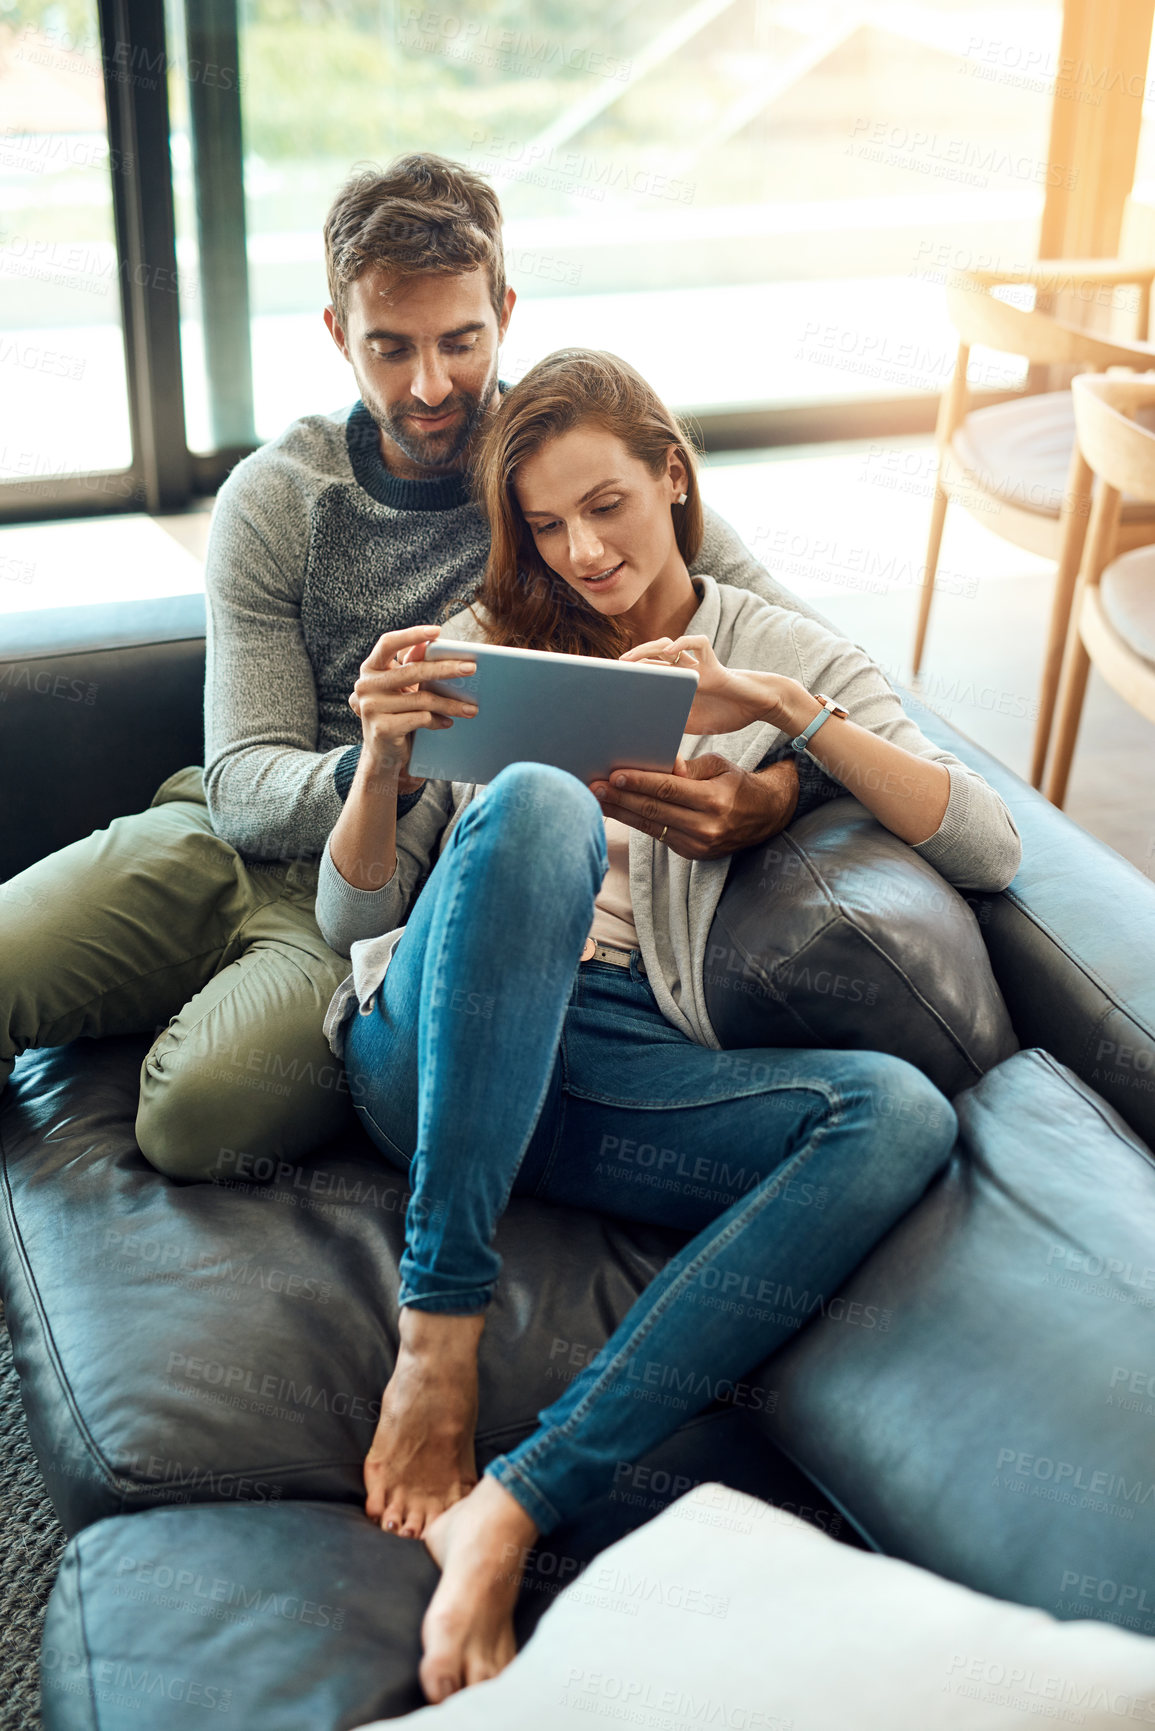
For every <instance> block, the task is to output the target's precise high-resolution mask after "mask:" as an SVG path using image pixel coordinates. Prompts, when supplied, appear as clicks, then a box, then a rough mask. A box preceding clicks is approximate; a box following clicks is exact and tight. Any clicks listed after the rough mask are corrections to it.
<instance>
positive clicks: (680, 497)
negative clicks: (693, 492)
mask: <svg viewBox="0 0 1155 1731" xmlns="http://www.w3.org/2000/svg"><path fill="white" fill-rule="evenodd" d="M685 503H686V495H685V494H684V493H679V494H678V504H679V505H684V504H685Z"/></svg>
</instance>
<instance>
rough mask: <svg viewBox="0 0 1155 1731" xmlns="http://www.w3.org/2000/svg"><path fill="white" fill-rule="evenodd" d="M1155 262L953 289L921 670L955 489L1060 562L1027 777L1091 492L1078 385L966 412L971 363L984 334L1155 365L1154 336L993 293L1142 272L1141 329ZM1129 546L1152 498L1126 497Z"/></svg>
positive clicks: (1076, 268) (1029, 271)
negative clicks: (1116, 334)
mask: <svg viewBox="0 0 1155 1731" xmlns="http://www.w3.org/2000/svg"><path fill="white" fill-rule="evenodd" d="M1153 279H1155V265H1143V264H1138V265H1137V264H1134V263H1128V262H1126V261H1123V260H1114V259H1107V260H1078V259H1058V260H1050V261H1046V260H1040V261H1039V262H1038V263H1037V264H1033V265H1030V266H1028V267H1026V268H1024V269H1022V270H1005V271H994V270H989V271H987V270H973V271H959V272H956V273H954V275H953V276H952V280H951V286H950V287H949V288H948V289H947V303H948V305H949V307H950V312H951V318H952V320H953V322H954V326H955V329H956V330H957V331H958V333H959V348H958V358H957V360H956V362H955V369H954V374H953V376H952V378H951V382H950V385H949V386H948V388H947V390H946V391H945V393H944V395H943V399H942V403H941V405H940V407H939V417H938V427H937V430H936V433H935V438H936V441H937V444H938V455H939V464H938V477H937V480H936V482H935V490H934V504H933V507H932V509H931V522H930V538H929V540H928V542H927V549H926V571H925V574H924V577H923V583H922V589H921V592H920V595H919V613H918V627H917V630H916V632H915V640H914V656H913V671H914V673H915V674H917V673H918V670H919V667H920V666H921V663H922V652H923V647H924V644H925V642H926V630H927V622H928V620H929V618H930V604H931V600H932V598H933V595H934V579H935V572H936V570H937V568H938V558H939V549H940V547H941V546H942V531H943V524H944V522H945V521H946V508H947V504H948V502H949V501H950V500H952V499H953V500H955V501H956V502H957V503H958V504H961V505H963V506H965V507H966V508H967V509H968V510H970V511H971V512H973V513H974V514H975V515H976V516H979V517H980V520H981V521H982V522H984V523H985V524H986V525H987V527H988V528H990V529H993V530H994V531H995V533H996V534H998V535H1002V536H1004V537H1005V538H1006V539H1007V540H1008V541H1012V542H1014V544H1015V545H1016V546H1017V547H1025V548H1027V549H1028V550H1029V551H1030V552H1032V553H1041V554H1042V555H1043V556H1044V557H1045V558H1049V559H1054V560H1055V561H1056V562H1057V566H1058V570H1057V574H1056V583H1055V596H1054V601H1053V604H1052V608H1051V622H1050V629H1049V632H1048V638H1047V647H1046V653H1045V656H1044V660H1043V675H1042V684H1041V687H1040V692H1039V715H1038V721H1037V723H1036V727H1035V741H1034V750H1033V754H1032V764H1031V783H1032V786H1034V787H1041V786H1042V779H1043V766H1044V763H1045V761H1046V756H1047V745H1048V741H1049V738H1050V732H1051V721H1052V718H1053V715H1054V708H1055V693H1056V690H1057V688H1058V683H1059V672H1060V668H1061V666H1062V659H1063V649H1064V645H1065V643H1066V639H1067V626H1068V622H1069V619H1070V612H1071V599H1072V596H1073V593H1074V588H1075V579H1076V576H1077V574H1078V570H1079V558H1080V555H1081V553H1082V548H1083V540H1084V536H1085V532H1086V524H1087V509H1088V507H1087V503H1086V500H1083V501H1082V502H1081V503H1077V502H1076V500H1075V497H1074V496H1073V493H1072V489H1071V486H1070V479H1071V473H1072V465H1073V464H1074V462H1075V461H1076V455H1075V425H1074V410H1073V406H1072V402H1071V393H1070V391H1069V390H1065V391H1045V392H1042V393H1035V394H1031V395H1025V396H1022V397H1020V398H1017V399H1014V400H1012V401H1010V402H1005V403H996V404H994V405H993V406H992V407H990V408H985V409H976V410H974V411H973V412H972V413H970V414H968V413H967V363H968V361H969V359H970V352H971V349H972V348H973V347H974V346H976V345H977V344H982V345H983V346H984V347H986V348H992V349H997V350H1000V351H1001V352H1002V353H1004V354H1011V355H1025V356H1026V358H1027V359H1028V361H1031V362H1033V363H1037V364H1051V363H1059V364H1065V365H1068V366H1071V365H1073V366H1076V367H1080V368H1096V369H1099V370H1103V369H1105V368H1107V367H1117V366H1122V367H1128V368H1131V369H1135V370H1138V371H1142V370H1144V369H1146V368H1149V367H1155V346H1152V345H1151V344H1149V343H1147V342H1146V341H1139V340H1137V341H1135V342H1126V341H1114V340H1112V339H1109V338H1107V337H1103V336H1098V335H1096V334H1094V333H1093V332H1091V331H1085V330H1080V329H1078V328H1077V327H1076V326H1074V325H1069V324H1065V323H1064V322H1063V321H1062V320H1061V319H1057V318H1053V317H1051V316H1050V315H1049V314H1048V313H1045V312H1042V311H1040V310H1038V309H1037V308H1036V309H1032V310H1030V311H1027V310H1025V309H1024V308H1022V307H1017V306H1011V305H1010V304H1009V303H1008V302H1006V301H1004V300H999V299H997V298H996V297H995V296H994V295H993V294H992V293H991V291H992V289H995V288H999V287H1005V286H1009V285H1015V284H1029V285H1032V286H1033V287H1034V288H1035V290H1036V298H1038V297H1039V296H1042V295H1050V294H1054V293H1056V292H1065V291H1068V290H1077V289H1080V288H1091V289H1101V290H1108V291H1109V290H1111V289H1113V288H1117V287H1119V286H1121V285H1123V284H1130V283H1134V284H1137V285H1138V288H1139V307H1138V321H1137V322H1138V331H1139V335H1140V336H1141V337H1145V336H1146V333H1147V329H1148V323H1149V318H1150V308H1151V283H1152V280H1153ZM1119 538H1120V539H1119V545H1120V547H1121V548H1129V547H1136V546H1142V545H1143V544H1145V543H1146V542H1148V541H1155V504H1150V503H1146V502H1140V501H1135V500H1131V499H1129V498H1128V499H1124V501H1123V510H1122V517H1121V521H1120V525H1119Z"/></svg>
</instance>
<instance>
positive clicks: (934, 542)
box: [912, 481, 948, 674]
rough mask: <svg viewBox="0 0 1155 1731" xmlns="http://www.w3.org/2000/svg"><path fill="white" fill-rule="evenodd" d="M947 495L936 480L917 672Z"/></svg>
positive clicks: (917, 638)
mask: <svg viewBox="0 0 1155 1731" xmlns="http://www.w3.org/2000/svg"><path fill="white" fill-rule="evenodd" d="M947 502H948V501H947V496H946V494H945V493H944V492H943V490H942V488H941V487H940V486H939V484H938V482H937V481H936V482H935V484H934V503H933V505H932V506H931V510H930V536H929V539H928V540H927V544H926V569H925V571H924V572H923V576H922V588H921V589H920V591H919V596H918V625H917V627H916V629H915V634H914V655H913V657H912V672H913V673H915V674H917V672H918V670H919V668H920V667H921V666H922V651H923V646H924V645H925V643H926V627H927V622H928V620H929V619H930V603H931V599H932V597H933V595H934V577H935V572H936V571H937V570H938V556H939V550H940V549H941V547H942V531H943V524H944V523H945V522H946V508H947Z"/></svg>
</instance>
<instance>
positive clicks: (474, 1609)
mask: <svg viewBox="0 0 1155 1731" xmlns="http://www.w3.org/2000/svg"><path fill="white" fill-rule="evenodd" d="M536 1538H537V1528H536V1527H535V1526H534V1524H533V1521H532V1520H531V1518H530V1517H529V1515H527V1514H526V1512H525V1510H524V1509H523V1508H522V1506H521V1504H520V1503H519V1502H518V1501H517V1499H516V1498H515V1497H511V1496H510V1494H509V1492H508V1491H507V1490H504V1489H503V1488H502V1486H501V1485H499V1484H498V1482H497V1480H496V1479H495V1478H493V1477H492V1475H489V1474H486V1475H485V1476H484V1477H483V1478H482V1480H481V1483H480V1484H479V1485H478V1486H477V1489H476V1490H474V1491H471V1492H470V1493H469V1495H468V1496H467V1497H465V1498H463V1499H462V1501H461V1502H459V1503H455V1504H454V1506H453V1507H452V1508H451V1509H447V1510H446V1511H445V1513H444V1514H443V1515H439V1516H438V1517H437V1519H436V1520H435V1521H433V1522H431V1524H430V1525H429V1526H428V1527H427V1528H426V1532H425V1545H426V1548H427V1550H428V1551H429V1553H430V1555H431V1556H432V1557H433V1559H434V1561H435V1562H437V1563H440V1565H441V1579H440V1581H439V1582H438V1584H437V1591H436V1592H435V1593H434V1595H433V1597H432V1599H430V1601H429V1609H428V1610H427V1611H426V1613H425V1617H424V1620H423V1622H422V1624H421V1645H422V1647H423V1648H424V1650H425V1654H424V1657H423V1659H422V1661H421V1667H420V1672H419V1675H420V1677H421V1687H422V1688H423V1689H424V1691H425V1698H426V1700H427V1701H431V1702H433V1703H434V1704H435V1705H436V1703H437V1702H439V1701H444V1700H445V1699H446V1697H447V1696H449V1695H453V1694H455V1693H456V1692H457V1690H458V1689H464V1688H467V1687H468V1685H469V1684H470V1683H484V1682H485V1681H486V1679H487V1678H488V1677H496V1676H497V1673H498V1672H499V1671H504V1670H505V1667H506V1666H507V1665H508V1664H509V1661H510V1660H511V1659H512V1658H513V1656H514V1654H515V1653H516V1652H517V1646H516V1643H515V1641H514V1638H513V1607H514V1605H515V1604H516V1603H517V1591H518V1588H519V1587H520V1585H521V1575H522V1567H523V1564H524V1562H525V1554H526V1552H527V1550H528V1549H529V1547H530V1546H531V1545H532V1544H533V1542H534V1540H535V1539H536Z"/></svg>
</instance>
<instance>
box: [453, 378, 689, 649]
mask: <svg viewBox="0 0 1155 1731" xmlns="http://www.w3.org/2000/svg"><path fill="white" fill-rule="evenodd" d="M586 423H592V424H593V425H594V426H597V427H601V428H603V429H604V430H605V431H606V432H607V433H613V434H614V435H616V437H617V438H619V439H620V440H621V442H622V444H623V445H624V446H625V447H626V450H627V451H629V453H630V455H631V456H633V457H636V458H637V459H638V461H639V462H641V463H644V464H645V465H646V467H647V469H649V471H650V473H651V474H652V475H655V476H656V475H661V474H662V473H664V471H665V469H666V464H667V458H668V453H669V450H670V446H671V445H673V446H675V447H676V449H677V453H678V455H679V456H680V457H681V459H682V462H683V463H684V464H685V467H686V487H685V492H686V503H685V504H684V505H673V506H671V515H672V518H673V524H674V535H675V538H676V540H677V543H678V551H679V552H680V553H681V555H682V558H683V559H684V560H685V561H686V564H687V565H690V564H691V563H692V562H693V560H694V559H695V558H696V557H697V555H698V551H699V549H700V548H701V545H702V500H701V495H700V493H699V490H698V476H697V471H696V468H695V463H694V450H693V446H692V444H691V441H690V438H689V435H688V433H687V432H686V429H685V428H684V427H682V426H681V425H680V423H679V422H678V420H677V418H676V417H675V416H674V415H673V414H671V412H670V410H669V409H667V408H666V406H665V404H664V403H663V402H662V400H661V398H660V397H659V396H658V395H657V393H656V392H655V391H654V390H653V389H652V388H651V387H650V386H649V385H648V384H647V383H646V381H645V379H643V378H642V376H641V374H640V373H638V372H635V370H634V368H633V367H631V366H630V365H629V364H628V362H626V361H623V360H620V359H619V358H618V356H617V355H611V354H608V353H606V352H605V351H604V350H602V349H558V350H557V351H556V353H554V354H552V355H547V356H546V358H545V360H543V361H539V362H538V363H537V365H536V366H535V367H532V368H531V369H530V371H529V372H528V373H526V375H525V377H524V378H523V379H521V380H519V382H518V383H517V384H516V385H514V386H513V387H512V388H511V389H510V390H508V391H506V392H505V394H504V396H503V398H502V400H501V403H500V405H499V407H498V408H497V409H496V411H495V412H494V414H493V415H492V416H491V417H490V421H489V426H488V427H487V428H486V431H485V433H484V435H483V437H482V440H481V443H480V445H479V447H478V450H477V454H476V457H475V461H474V491H475V493H476V496H477V500H478V503H479V505H480V506H481V508H482V510H483V511H484V513H485V515H486V517H488V519H489V528H490V548H489V562H488V564H487V565H486V568H485V578H484V580H483V583H482V587H481V590H480V592H479V594H478V596H477V601H478V604H479V606H480V607H481V608H483V609H484V616H483V617H482V621H481V622H482V624H483V626H484V629H485V631H486V635H487V636H488V639H489V641H490V642H491V643H506V644H510V645H511V646H512V647H514V648H516V649H553V650H556V651H558V652H560V653H561V654H566V655H600V656H607V657H613V658H616V657H617V656H619V655H620V654H621V653H622V651H623V650H624V649H628V648H629V637H628V635H627V633H626V631H625V628H624V627H623V626H621V625H619V624H618V623H617V621H616V620H615V619H613V618H612V617H610V616H608V615H606V614H603V613H599V612H597V610H596V609H595V608H593V607H591V606H589V605H588V603H587V602H586V601H585V600H584V599H583V598H582V596H581V595H579V594H578V593H577V591H576V590H574V589H573V588H571V586H570V585H569V584H568V583H567V582H566V581H565V579H564V578H563V577H559V576H558V575H557V573H556V572H554V571H551V570H550V568H549V566H548V565H547V564H546V563H545V560H544V559H543V558H542V556H541V554H540V553H539V552H538V549H537V544H536V542H535V541H534V538H533V533H532V531H531V530H530V527H529V525H528V523H527V522H526V520H525V518H524V517H523V516H522V513H521V507H520V506H519V504H518V502H517V496H516V494H515V492H514V479H515V477H516V474H517V470H518V466H519V465H520V464H521V463H523V462H524V461H525V460H526V458H527V457H531V456H533V455H534V453H535V452H536V451H539V450H540V449H541V447H542V446H543V445H544V444H546V443H547V442H548V441H549V440H550V439H556V438H557V437H558V436H559V435H560V434H562V433H568V432H569V431H570V430H571V429H572V428H574V427H576V426H578V425H583V424H586Z"/></svg>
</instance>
